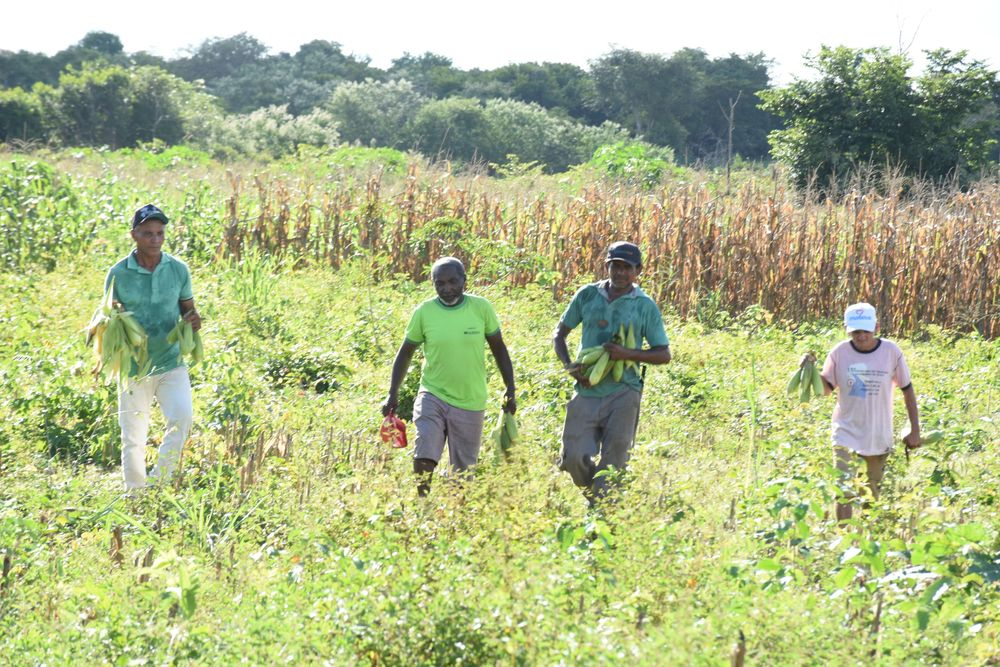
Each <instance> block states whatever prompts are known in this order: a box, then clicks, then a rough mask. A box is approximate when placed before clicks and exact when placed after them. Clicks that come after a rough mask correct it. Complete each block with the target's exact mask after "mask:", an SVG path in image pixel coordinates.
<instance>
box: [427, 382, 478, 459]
mask: <svg viewBox="0 0 1000 667" xmlns="http://www.w3.org/2000/svg"><path fill="white" fill-rule="evenodd" d="M485 416H486V411H485V410H463V409H462V408H456V407H455V406H454V405H449V404H448V403H445V402H444V401H442V400H441V399H440V398H438V397H437V396H435V395H434V394H431V393H428V392H426V391H421V392H419V393H418V394H417V398H416V399H415V400H414V401H413V426H414V427H415V428H416V430H417V441H416V443H415V444H414V447H413V458H415V459H430V460H431V461H434V462H437V461H440V460H441V456H442V454H444V443H445V440H447V441H448V458H449V459H450V461H451V466H452V467H453V468H455V469H456V470H467V469H468V468H471V467H472V466H474V465H476V461H478V460H479V447H480V445H481V444H482V440H483V420H484V419H485Z"/></svg>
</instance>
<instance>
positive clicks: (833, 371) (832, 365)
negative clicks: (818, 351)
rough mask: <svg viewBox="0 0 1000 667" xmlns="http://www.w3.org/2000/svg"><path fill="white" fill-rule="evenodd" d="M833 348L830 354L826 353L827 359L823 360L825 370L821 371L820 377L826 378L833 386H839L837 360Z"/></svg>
mask: <svg viewBox="0 0 1000 667" xmlns="http://www.w3.org/2000/svg"><path fill="white" fill-rule="evenodd" d="M833 352H834V351H833V350H830V354H828V355H826V361H824V362H823V370H822V371H820V377H822V378H823V379H824V380H826V382H827V384H829V385H830V386H831V387H836V386H837V360H836V359H835V356H836V355H834V353H833Z"/></svg>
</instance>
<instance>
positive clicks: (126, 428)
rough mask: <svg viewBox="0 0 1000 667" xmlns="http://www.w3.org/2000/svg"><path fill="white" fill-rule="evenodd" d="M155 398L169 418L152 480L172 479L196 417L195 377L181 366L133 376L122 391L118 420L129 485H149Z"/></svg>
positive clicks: (123, 464)
mask: <svg viewBox="0 0 1000 667" xmlns="http://www.w3.org/2000/svg"><path fill="white" fill-rule="evenodd" d="M153 399H156V402H157V403H159V405H160V409H161V410H162V411H163V418H164V420H165V421H166V427H167V428H166V432H165V433H164V434H163V442H162V443H161V444H160V451H159V458H158V459H157V463H156V466H155V467H154V468H153V470H152V471H151V472H150V473H149V478H150V482H151V483H152V482H156V481H160V480H163V481H165V480H168V479H170V477H171V476H172V475H173V474H174V470H175V469H176V468H177V463H178V462H179V461H180V458H181V449H182V448H183V447H184V443H185V442H186V441H187V437H188V433H190V431H191V422H192V421H193V415H194V413H193V409H192V406H191V378H190V377H189V376H188V371H187V368H185V367H184V366H180V367H178V368H175V369H173V370H170V371H167V372H166V373H161V374H159V375H150V376H148V377H144V378H138V379H137V378H132V379H131V380H130V381H129V384H128V385H127V386H126V388H125V390H124V391H122V393H121V394H119V395H118V424H119V426H121V430H122V474H123V475H124V477H125V488H126V489H137V488H142V487H144V486H146V439H147V437H148V436H149V416H150V412H151V411H152V408H153Z"/></svg>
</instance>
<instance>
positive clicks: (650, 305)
mask: <svg viewBox="0 0 1000 667" xmlns="http://www.w3.org/2000/svg"><path fill="white" fill-rule="evenodd" d="M604 265H605V267H606V268H607V271H608V277H607V279H606V280H602V281H600V282H597V283H593V284H590V285H586V286H584V287H582V288H581V289H580V290H579V291H578V292H577V293H576V294H575V295H574V296H573V299H572V301H570V304H569V306H568V307H567V308H566V311H565V312H564V313H563V315H562V317H561V318H560V320H559V325H558V327H556V331H555V335H554V336H553V338H552V343H553V347H554V348H555V352H556V356H557V357H558V358H559V361H561V362H562V364H563V367H564V368H565V369H566V371H567V372H568V373H569V374H570V375H571V376H572V377H573V378H574V379H575V380H576V386H575V389H576V393H575V394H574V395H573V398H572V399H570V401H569V403H568V404H567V406H566V423H565V425H564V426H563V436H562V441H563V448H562V454H561V456H560V463H559V467H560V468H561V469H562V470H565V471H567V472H569V474H570V476H571V477H572V478H573V482H574V483H575V484H576V485H577V486H579V487H582V488H583V489H584V494H585V495H586V496H587V499H588V500H589V501H590V503H591V504H593V503H594V501H595V500H596V499H597V498H600V497H601V496H603V495H604V494H605V493H606V492H607V488H608V481H607V476H606V475H600V476H598V473H599V472H601V471H603V470H607V469H609V468H614V469H616V470H623V469H624V468H625V466H626V464H627V463H628V459H629V455H630V453H631V449H632V441H633V439H634V437H635V428H636V425H637V424H638V421H639V399H640V397H641V392H642V384H643V378H642V376H641V375H640V374H639V373H637V372H636V370H635V369H632V368H628V369H626V370H625V371H624V373H623V374H622V377H621V380H620V381H617V382H616V381H615V380H614V379H613V378H612V377H611V375H610V374H608V375H607V376H606V377H605V378H604V379H603V380H602V381H601V382H599V383H598V384H597V385H596V386H593V385H591V384H590V382H589V380H588V378H587V376H586V375H585V374H584V372H583V369H582V367H581V365H580V364H575V363H573V362H572V360H571V359H570V356H569V350H568V349H567V347H566V336H567V335H568V334H569V332H570V331H572V330H573V329H575V328H576V327H577V326H579V325H580V324H582V325H583V333H582V335H581V338H580V349H583V348H587V347H594V346H597V345H603V346H604V348H605V349H606V350H608V353H609V356H610V358H611V359H612V360H618V359H622V360H625V361H629V360H631V361H634V362H637V363H642V364H665V363H668V362H669V361H670V341H669V340H668V339H667V334H666V332H665V331H664V330H663V318H662V316H661V315H660V309H659V308H658V307H657V305H656V302H655V301H653V300H652V299H651V298H650V297H649V296H647V295H646V293H645V292H643V291H642V289H640V288H639V286H638V285H636V284H635V280H636V278H637V277H638V276H639V273H640V272H641V271H642V253H641V252H640V250H639V247H638V246H636V245H635V244H633V243H628V242H626V241H618V242H616V243H612V244H611V246H610V247H609V248H608V252H607V255H606V256H605V262H604ZM620 325H621V326H623V327H624V329H625V330H628V328H629V326H630V325H631V326H632V328H633V331H634V332H635V345H636V346H637V347H636V348H635V349H631V348H629V347H625V346H624V345H622V344H618V343H615V342H612V338H613V337H614V335H615V334H616V333H617V332H618V331H619V326H620ZM643 341H645V342H647V343H648V344H649V349H646V350H644V349H642V345H643ZM598 455H600V463H599V464H595V463H594V461H593V458H594V457H595V456H598Z"/></svg>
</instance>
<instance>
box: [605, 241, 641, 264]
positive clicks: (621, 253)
mask: <svg viewBox="0 0 1000 667" xmlns="http://www.w3.org/2000/svg"><path fill="white" fill-rule="evenodd" d="M614 260H621V261H623V262H628V263H629V264H631V265H632V266H641V265H642V253H641V252H640V251H639V246H637V245H636V244H634V243H629V242H628V241H615V242H614V243H612V244H611V245H610V246H609V247H608V254H607V256H606V257H605V258H604V261H605V262H613V261H614Z"/></svg>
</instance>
